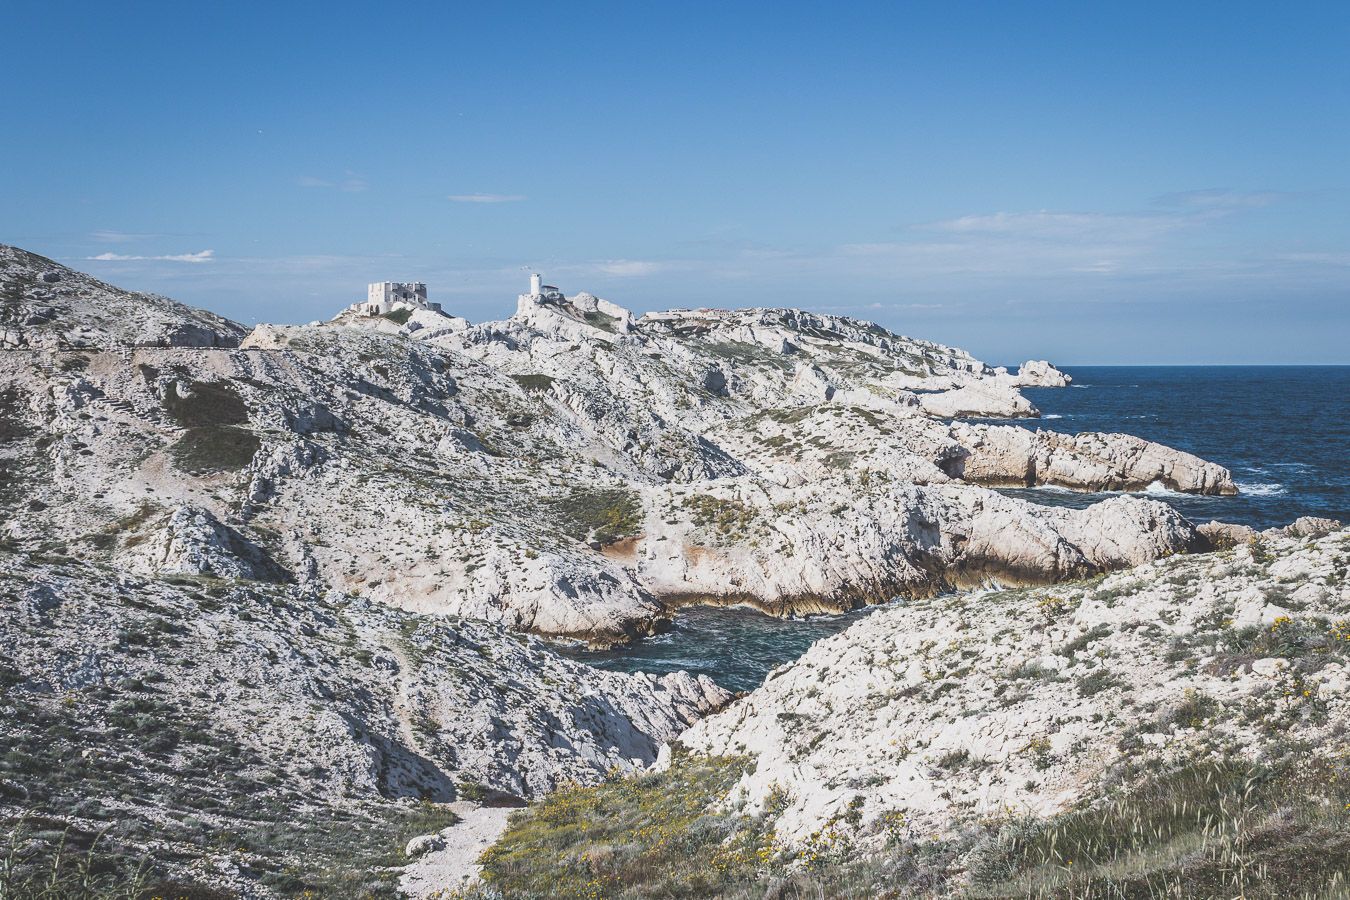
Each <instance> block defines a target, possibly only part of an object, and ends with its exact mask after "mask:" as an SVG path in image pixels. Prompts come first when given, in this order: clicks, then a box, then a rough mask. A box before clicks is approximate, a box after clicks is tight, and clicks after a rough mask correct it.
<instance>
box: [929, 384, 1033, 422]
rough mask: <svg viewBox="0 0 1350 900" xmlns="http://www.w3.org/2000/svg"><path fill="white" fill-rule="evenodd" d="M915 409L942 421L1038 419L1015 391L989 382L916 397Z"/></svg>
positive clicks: (1026, 402) (1028, 401)
mask: <svg viewBox="0 0 1350 900" xmlns="http://www.w3.org/2000/svg"><path fill="white" fill-rule="evenodd" d="M919 406H920V408H921V409H922V410H923V411H924V412H925V413H927V414H928V415H930V416H935V417H937V418H942V419H959V418H976V417H978V418H988V419H1020V418H1025V417H1034V416H1038V415H1040V413H1039V412H1037V410H1036V407H1034V406H1032V405H1031V401H1030V400H1028V399H1027V398H1025V397H1023V396H1022V395H1021V394H1019V393H1018V392H1017V390H1016V389H1015V388H1013V387H1009V386H1006V385H1001V384H998V383H996V382H989V381H980V382H976V383H974V384H968V385H965V386H963V387H959V388H955V389H953V390H949V391H938V392H936V393H932V394H920V395H919Z"/></svg>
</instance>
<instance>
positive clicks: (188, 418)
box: [164, 381, 248, 428]
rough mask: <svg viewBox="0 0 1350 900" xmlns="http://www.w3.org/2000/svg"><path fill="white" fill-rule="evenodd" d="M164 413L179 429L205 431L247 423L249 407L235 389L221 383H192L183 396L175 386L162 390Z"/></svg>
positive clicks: (170, 383)
mask: <svg viewBox="0 0 1350 900" xmlns="http://www.w3.org/2000/svg"><path fill="white" fill-rule="evenodd" d="M164 409H165V410H166V411H167V412H168V413H169V416H170V417H171V418H172V419H173V420H174V422H176V423H177V424H178V426H179V427H180V428H206V427H213V426H217V427H218V426H222V425H244V424H247V423H248V407H247V406H245V405H244V401H243V400H242V399H240V397H239V394H238V393H237V392H236V391H235V389H234V388H233V387H232V386H231V385H229V384H228V383H226V382H223V381H194V382H192V383H191V384H189V385H188V392H187V395H186V396H183V395H180V394H179V393H178V384H177V383H176V382H169V384H168V386H167V387H166V388H165V390H164Z"/></svg>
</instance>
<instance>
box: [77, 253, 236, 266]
mask: <svg viewBox="0 0 1350 900" xmlns="http://www.w3.org/2000/svg"><path fill="white" fill-rule="evenodd" d="M215 255H216V251H214V250H202V251H201V252H199V253H178V254H171V255H167V256H128V255H127V254H125V253H100V254H99V255H98V256H86V257H85V259H87V260H90V261H94V262H181V263H204V262H211V260H212V259H213V258H214V257H215Z"/></svg>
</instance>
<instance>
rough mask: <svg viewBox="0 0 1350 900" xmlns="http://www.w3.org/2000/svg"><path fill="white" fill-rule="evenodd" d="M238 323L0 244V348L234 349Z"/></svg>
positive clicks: (239, 329)
mask: <svg viewBox="0 0 1350 900" xmlns="http://www.w3.org/2000/svg"><path fill="white" fill-rule="evenodd" d="M245 331H246V329H245V328H244V327H243V326H242V325H239V324H238V323H237V322H231V321H230V320H229V319H226V318H223V317H221V316H217V315H215V314H214V313H209V312H206V311H205V310H200V309H193V308H192V307H190V306H184V305H183V304H181V303H177V302H175V301H173V300H170V299H169V298H167V297H160V296H157V295H154V294H142V293H136V292H132V291H124V290H121V289H120V288H115V287H113V286H112V285H109V284H104V283H103V282H101V281H99V280H97V279H95V278H91V277H90V276H88V275H85V274H83V273H81V272H76V271H75V270H74V269H70V268H67V267H66V266H63V265H61V264H60V263H57V262H53V261H52V260H50V259H47V258H45V257H42V256H38V255H37V254H35V253H29V252H28V251H26V250H21V249H19V248H18V247H10V246H7V245H4V244H0V347H4V348H9V349H20V348H22V349H30V350H62V349H66V350H69V349H81V348H96V349H102V350H107V349H112V348H116V347H237V346H239V340H240V338H242V337H243V336H244V333H245Z"/></svg>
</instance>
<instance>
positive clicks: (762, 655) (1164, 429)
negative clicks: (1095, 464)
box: [564, 366, 1350, 691]
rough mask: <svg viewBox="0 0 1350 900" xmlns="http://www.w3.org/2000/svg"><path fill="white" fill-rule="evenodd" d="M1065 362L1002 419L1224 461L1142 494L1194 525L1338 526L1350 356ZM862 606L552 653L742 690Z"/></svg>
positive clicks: (712, 621) (708, 620) (1349, 433)
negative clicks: (1062, 375) (1316, 521)
mask: <svg viewBox="0 0 1350 900" xmlns="http://www.w3.org/2000/svg"><path fill="white" fill-rule="evenodd" d="M1064 371H1066V372H1067V373H1068V374H1069V375H1071V376H1072V377H1073V384H1072V386H1070V387H1067V388H1027V389H1024V390H1023V393H1024V394H1025V395H1026V397H1027V399H1029V400H1031V402H1032V403H1034V404H1036V406H1037V407H1038V408H1039V409H1040V410H1041V418H1040V419H1038V420H1027V419H1019V420H1015V421H1010V422H1009V423H1008V424H1015V425H1018V426H1019V427H1023V428H1032V429H1035V428H1042V429H1046V430H1050V431H1058V432H1062V433H1065V434H1076V433H1078V432H1081V431H1101V432H1125V433H1127V434H1134V435H1138V436H1139V437H1142V438H1147V439H1148V440H1151V441H1158V442H1159V443H1162V444H1167V445H1169V446H1172V447H1176V448H1177V449H1179V450H1185V451H1187V452H1189V453H1194V454H1196V455H1197V456H1200V457H1202V458H1204V459H1207V460H1209V461H1211V462H1216V463H1219V464H1220V465H1223V466H1226V467H1227V468H1228V469H1229V471H1231V472H1232V473H1233V480H1234V481H1235V482H1236V483H1237V486H1238V490H1239V494H1238V496H1236V497H1196V496H1192V495H1188V494H1179V493H1175V492H1172V491H1167V490H1163V489H1160V488H1151V489H1149V490H1147V491H1144V492H1141V493H1142V494H1144V495H1146V496H1149V497H1152V498H1154V499H1157V500H1161V501H1162V502H1164V503H1167V504H1170V505H1171V506H1173V507H1175V508H1176V509H1177V510H1178V511H1179V512H1181V514H1182V515H1184V516H1186V517H1187V518H1188V519H1190V520H1191V521H1192V522H1195V523H1196V524H1200V523H1202V522H1207V521H1209V520H1211V519H1219V520H1221V521H1224V522H1234V523H1239V524H1243V525H1250V526H1252V527H1253V528H1258V529H1261V528H1272V527H1278V526H1281V525H1286V524H1288V523H1289V522H1292V521H1293V520H1294V519H1296V518H1298V517H1299V516H1322V517H1326V518H1332V519H1339V520H1341V521H1342V522H1347V523H1350V366H1076V367H1065V368H1064ZM989 421H996V420H989ZM1002 493H1006V494H1008V495H1010V496H1016V497H1021V498H1023V499H1025V500H1028V501H1030V502H1032V503H1040V504H1045V505H1048V506H1072V507H1084V506H1087V505H1088V504H1091V503H1095V502H1098V501H1100V500H1102V499H1104V498H1105V497H1108V496H1112V495H1111V494H1105V493H1097V494H1083V493H1077V492H1073V491H1068V490H1065V489H1061V488H1025V489H1023V488H1015V489H1007V490H1004V491H1002ZM875 609H876V608H875V607H873V608H870V609H865V610H856V611H854V612H850V613H845V614H843V615H835V616H810V617H805V618H798V619H778V618H774V617H772V616H766V615H763V614H762V613H758V612H755V611H754V610H750V609H744V608H738V607H731V608H718V607H689V608H687V609H685V610H683V611H681V613H680V614H679V616H678V617H677V618H676V620H675V627H674V628H673V629H672V630H670V631H668V632H666V633H664V634H661V635H657V636H656V637H653V638H647V639H645V640H642V641H639V642H637V643H635V644H633V645H632V646H629V647H624V648H619V649H615V650H606V651H590V650H584V649H579V648H573V649H565V650H564V652H566V653H567V654H568V655H569V656H572V657H573V658H575V659H578V660H581V661H584V662H587V663H590V664H591V665H594V666H597V667H599V668H604V669H613V670H617V671H623V672H654V673H657V674H662V673H666V672H673V671H676V670H678V669H686V670H688V671H690V672H693V673H701V674H706V675H708V676H710V677H711V678H712V679H713V680H714V681H716V682H718V683H719V684H721V685H722V686H724V687H726V688H728V689H730V690H734V691H745V690H751V689H753V688H755V687H758V686H759V685H760V684H761V683H762V682H763V680H764V676H765V675H767V674H768V673H769V671H770V670H772V669H773V668H774V667H776V666H779V665H781V664H783V663H786V662H790V661H792V660H794V659H796V658H797V657H799V656H800V655H801V654H802V653H804V652H805V651H806V649H807V648H808V647H810V646H811V644H813V643H814V642H816V641H817V640H820V639H821V638H823V637H828V636H829V635H831V634H834V633H836V632H838V631H841V630H843V629H844V628H847V627H848V626H849V625H850V624H852V623H853V622H855V621H857V620H858V619H860V618H862V617H864V616H867V615H870V614H871V613H872V612H874V611H875Z"/></svg>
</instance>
